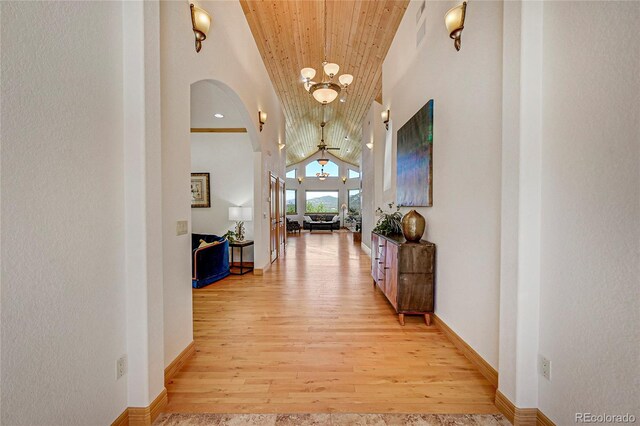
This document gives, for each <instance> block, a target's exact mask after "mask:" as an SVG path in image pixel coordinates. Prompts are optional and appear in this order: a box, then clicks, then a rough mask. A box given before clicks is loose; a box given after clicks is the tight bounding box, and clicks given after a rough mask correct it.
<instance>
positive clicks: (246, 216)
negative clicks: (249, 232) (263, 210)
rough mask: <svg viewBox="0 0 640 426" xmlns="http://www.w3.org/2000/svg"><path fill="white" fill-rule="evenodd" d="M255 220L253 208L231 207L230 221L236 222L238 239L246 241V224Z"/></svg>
mask: <svg viewBox="0 0 640 426" xmlns="http://www.w3.org/2000/svg"><path fill="white" fill-rule="evenodd" d="M252 218H253V211H252V209H251V207H229V220H231V221H235V222H236V238H237V239H238V241H244V223H245V222H250V221H251V219H252Z"/></svg>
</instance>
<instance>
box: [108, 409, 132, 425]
mask: <svg viewBox="0 0 640 426" xmlns="http://www.w3.org/2000/svg"><path fill="white" fill-rule="evenodd" d="M111 426H129V409H128V408H125V409H124V411H123V412H122V414H120V415H119V416H118V418H117V419H115V420H114V421H113V423H111Z"/></svg>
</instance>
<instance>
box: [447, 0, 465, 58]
mask: <svg viewBox="0 0 640 426" xmlns="http://www.w3.org/2000/svg"><path fill="white" fill-rule="evenodd" d="M466 12H467V2H466V1H465V2H463V3H462V4H461V5H459V6H456V7H453V8H451V9H449V11H448V12H447V13H446V14H445V15H444V24H445V25H446V26H447V31H448V32H449V37H451V38H452V39H453V40H454V46H455V48H456V50H460V37H461V36H462V30H463V29H464V18H465V14H466Z"/></svg>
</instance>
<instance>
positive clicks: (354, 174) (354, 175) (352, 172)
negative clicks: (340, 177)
mask: <svg viewBox="0 0 640 426" xmlns="http://www.w3.org/2000/svg"><path fill="white" fill-rule="evenodd" d="M359 177H360V172H356V171H355V170H351V169H349V179H356V178H359Z"/></svg>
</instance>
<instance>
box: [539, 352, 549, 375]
mask: <svg viewBox="0 0 640 426" xmlns="http://www.w3.org/2000/svg"><path fill="white" fill-rule="evenodd" d="M540 374H542V377H544V378H545V379H547V380H549V381H551V361H549V360H548V359H547V358H545V357H543V356H542V355H540Z"/></svg>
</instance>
